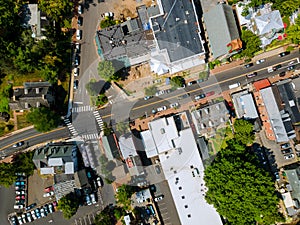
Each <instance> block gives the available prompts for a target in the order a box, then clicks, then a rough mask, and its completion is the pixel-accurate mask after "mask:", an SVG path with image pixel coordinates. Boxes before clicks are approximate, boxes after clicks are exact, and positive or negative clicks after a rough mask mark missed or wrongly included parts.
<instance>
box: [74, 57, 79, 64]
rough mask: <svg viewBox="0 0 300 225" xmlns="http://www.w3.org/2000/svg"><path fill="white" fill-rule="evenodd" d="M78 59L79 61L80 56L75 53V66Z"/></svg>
mask: <svg viewBox="0 0 300 225" xmlns="http://www.w3.org/2000/svg"><path fill="white" fill-rule="evenodd" d="M79 61H80V57H79V55H76V56H75V62H74V64H75V66H78V65H79Z"/></svg>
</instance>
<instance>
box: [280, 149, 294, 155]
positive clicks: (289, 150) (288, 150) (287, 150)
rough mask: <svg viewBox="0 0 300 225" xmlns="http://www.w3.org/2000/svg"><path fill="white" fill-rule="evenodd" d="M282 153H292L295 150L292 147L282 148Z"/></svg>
mask: <svg viewBox="0 0 300 225" xmlns="http://www.w3.org/2000/svg"><path fill="white" fill-rule="evenodd" d="M281 152H282V154H290V153H292V152H293V150H292V149H291V148H287V149H284V150H281Z"/></svg>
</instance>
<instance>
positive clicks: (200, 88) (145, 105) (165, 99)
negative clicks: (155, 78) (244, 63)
mask: <svg viewBox="0 0 300 225" xmlns="http://www.w3.org/2000/svg"><path fill="white" fill-rule="evenodd" d="M292 60H297V61H299V57H295V58H292V59H289V60H286V61H283V62H280V63H277V64H273V65H272V66H274V65H278V64H283V63H287V62H290V61H292ZM270 67H271V66H270ZM283 68H286V67H283ZM263 70H267V67H264V68H261V69H259V70H255V71H256V72H260V71H263ZM249 73H251V72H248V73H243V74H241V75H238V76H235V77H231V78H228V79H226V80H223V81H219V82H216V83H213V84H209V85H206V86H203V87H199V88H197V89H194V90H191V91H186V92H185V93H189V94H191V93H194V92H197V91H200V90H203V89H206V88H210V87H213V86H216V85H219V84H222V83H226V82H228V81H231V80H236V79H238V78H241V77H246V75H247V74H249ZM219 74H222V73H218V74H215V75H214V76H215V77H217V76H218V75H219ZM185 93H181V94H178V95H175V96H171V97H168V98H164V99H161V100H158V101H155V102H151V103H148V104H144V105H141V106H137V107H135V108H132V111H133V110H138V109H141V108H144V107H148V106H151V105H155V104H157V103H161V102H164V101H168V100H171V99H174V98H177V97H179V96H181V95H183V94H185ZM112 116H114V114H108V115H103V116H101V117H102V118H108V117H112Z"/></svg>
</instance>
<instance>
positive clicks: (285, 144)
mask: <svg viewBox="0 0 300 225" xmlns="http://www.w3.org/2000/svg"><path fill="white" fill-rule="evenodd" d="M280 147H281V148H289V147H291V145H290V144H289V143H284V144H282V145H280Z"/></svg>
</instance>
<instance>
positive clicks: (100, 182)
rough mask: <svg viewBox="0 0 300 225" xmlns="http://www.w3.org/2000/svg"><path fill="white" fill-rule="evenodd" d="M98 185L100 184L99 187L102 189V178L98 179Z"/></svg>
mask: <svg viewBox="0 0 300 225" xmlns="http://www.w3.org/2000/svg"><path fill="white" fill-rule="evenodd" d="M97 184H98V187H102V179H101V177H97Z"/></svg>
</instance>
